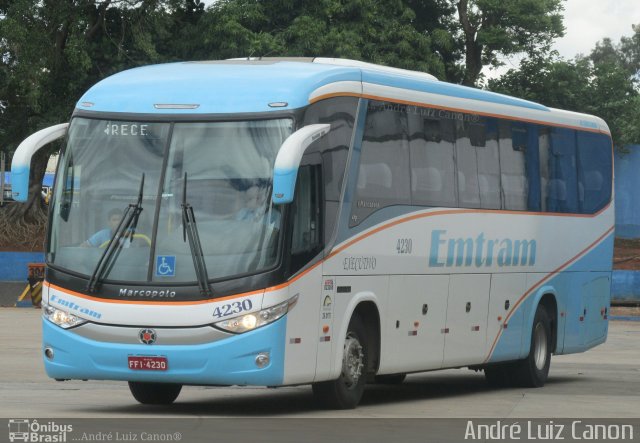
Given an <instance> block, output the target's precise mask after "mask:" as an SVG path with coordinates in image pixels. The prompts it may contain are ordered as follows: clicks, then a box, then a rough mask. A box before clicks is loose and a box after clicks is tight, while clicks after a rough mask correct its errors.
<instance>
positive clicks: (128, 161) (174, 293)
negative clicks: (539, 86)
mask: <svg viewBox="0 0 640 443" xmlns="http://www.w3.org/2000/svg"><path fill="white" fill-rule="evenodd" d="M63 136H64V137H66V146H65V148H64V150H63V152H62V155H61V158H60V161H59V165H58V170H57V174H56V183H55V187H54V194H53V198H52V203H51V212H50V225H49V233H48V240H47V246H46V247H47V251H46V262H47V273H46V284H45V288H44V292H43V297H42V300H43V306H44V308H43V309H44V311H43V319H42V324H43V345H42V351H43V359H44V364H45V368H46V371H47V374H48V375H49V376H50V377H52V378H55V379H58V380H67V379H92V380H122V381H127V382H128V383H129V386H130V388H131V391H132V393H133V396H134V397H135V398H136V399H137V400H138V401H140V402H142V403H171V402H173V401H174V400H175V399H176V398H177V396H178V394H179V392H180V389H181V387H182V385H185V384H186V385H261V386H284V385H299V384H312V386H313V392H314V394H315V395H316V396H317V397H318V398H319V399H320V400H321V401H322V402H323V403H324V404H326V405H328V406H330V407H334V408H353V407H355V406H356V405H357V404H358V402H359V400H360V398H361V396H362V393H363V390H364V387H365V383H366V382H367V381H372V382H375V381H377V382H381V383H400V382H402V380H403V379H404V377H405V375H406V374H407V373H414V372H421V371H430V370H436V369H444V368H460V367H469V368H471V369H476V370H484V372H485V374H486V378H487V381H488V382H489V383H490V384H493V385H514V384H517V385H524V386H531V387H538V386H542V385H543V384H544V383H545V380H546V379H547V376H548V373H549V365H550V361H551V355H552V354H568V353H574V352H582V351H585V350H587V349H589V348H591V347H593V346H595V345H598V344H600V343H603V342H604V341H605V340H606V337H607V327H608V320H607V316H608V309H609V302H610V281H611V262H612V249H613V229H614V207H613V202H612V179H613V172H612V170H613V169H612V142H611V137H610V133H609V129H608V128H607V125H606V124H605V122H604V121H602V120H601V119H599V118H597V117H593V116H589V115H583V114H577V113H573V112H567V111H561V110H557V109H551V108H548V107H545V106H543V105H540V104H537V103H532V102H528V101H524V100H520V99H516V98H512V97H507V96H503V95H498V94H494V93H490V92H486V91H481V90H476V89H471V88H467V87H463V86H458V85H452V84H447V83H443V82H440V81H437V80H436V79H435V78H434V77H432V76H430V75H428V74H424V73H418V72H412V71H406V70H400V69H393V68H387V67H382V66H376V65H371V64H366V63H361V62H355V61H350V60H340V59H322V58H315V59H294V60H292V59H260V60H252V59H247V60H226V61H211V62H191V63H174V64H165V65H158V66H148V67H142V68H137V69H132V70H128V71H125V72H122V73H119V74H116V75H114V76H111V77H109V78H107V79H105V80H103V81H101V82H99V83H98V84H96V85H95V86H93V87H92V88H91V89H90V90H89V91H88V92H87V93H86V94H85V95H84V96H83V97H82V98H81V99H80V100H79V102H78V103H77V107H76V108H75V110H74V112H73V115H72V117H71V122H70V123H69V124H68V125H67V124H62V125H58V126H54V127H52V128H48V129H44V130H42V131H39V132H38V133H35V134H33V135H32V136H30V137H29V138H28V139H27V140H25V142H24V143H23V144H22V145H21V146H20V148H19V149H18V151H17V152H16V154H15V156H14V160H13V170H12V172H13V182H14V183H13V192H14V196H15V198H16V199H24V198H26V193H27V179H28V176H29V171H28V170H29V162H30V158H31V156H32V155H33V153H34V152H35V151H36V150H37V149H39V148H40V147H41V146H43V145H44V144H46V143H48V142H50V141H51V140H53V139H55V138H58V137H63Z"/></svg>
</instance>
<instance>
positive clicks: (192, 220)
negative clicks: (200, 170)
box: [182, 172, 213, 298]
mask: <svg viewBox="0 0 640 443" xmlns="http://www.w3.org/2000/svg"><path fill="white" fill-rule="evenodd" d="M182 239H183V241H185V242H186V241H187V239H189V249H191V257H192V258H193V267H194V268H195V270H196V277H197V279H198V287H199V288H200V295H202V296H203V297H207V298H209V297H211V296H212V295H213V292H212V291H211V287H210V286H209V275H208V274H207V265H206V263H205V261H204V253H203V252H202V243H200V235H199V234H198V227H197V226H196V216H195V214H194V213H193V207H192V206H191V205H190V204H189V203H187V173H186V172H185V173H184V183H183V185H182Z"/></svg>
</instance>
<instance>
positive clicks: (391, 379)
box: [375, 374, 407, 385]
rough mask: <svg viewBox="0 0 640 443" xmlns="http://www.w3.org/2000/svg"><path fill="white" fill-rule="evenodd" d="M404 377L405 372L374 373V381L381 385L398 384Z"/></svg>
mask: <svg viewBox="0 0 640 443" xmlns="http://www.w3.org/2000/svg"><path fill="white" fill-rule="evenodd" d="M405 378H407V374H390V375H376V377H375V382H376V383H378V384H381V385H399V384H402V382H403V381H404V379H405Z"/></svg>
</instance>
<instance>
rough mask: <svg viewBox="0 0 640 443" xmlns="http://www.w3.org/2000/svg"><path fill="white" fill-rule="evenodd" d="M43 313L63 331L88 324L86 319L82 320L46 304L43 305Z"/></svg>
mask: <svg viewBox="0 0 640 443" xmlns="http://www.w3.org/2000/svg"><path fill="white" fill-rule="evenodd" d="M42 312H43V315H44V317H45V318H46V319H47V320H49V321H50V322H51V323H53V324H56V325H58V326H60V327H61V328H63V329H69V328H72V327H74V326H78V325H81V324H82V323H86V322H87V320H85V319H84V318H80V317H78V316H77V315H73V314H71V313H70V312H66V311H63V310H61V309H58V308H54V307H53V306H49V305H46V304H44V303H43V304H42Z"/></svg>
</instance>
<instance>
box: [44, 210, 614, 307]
mask: <svg viewBox="0 0 640 443" xmlns="http://www.w3.org/2000/svg"><path fill="white" fill-rule="evenodd" d="M610 205H611V202H609V203H608V204H607V205H606V206H605V207H604V208H602V209H601V210H600V211H598V212H597V213H595V214H561V213H550V212H525V211H501V210H491V209H449V210H441V211H433V212H426V213H419V214H413V215H409V216H407V217H404V218H401V219H399V220H395V221H393V222H390V223H387V224H384V225H382V226H380V227H378V228H375V229H373V230H371V231H369V232H366V233H364V234H362V235H360V236H357V237H356V238H354V239H353V240H350V241H348V242H347V243H346V244H344V245H343V246H341V247H339V248H337V249H335V250H333V251H332V252H331V253H329V255H327V256H326V257H325V258H324V259H323V260H319V261H318V262H317V263H315V264H313V265H312V266H310V267H309V268H308V269H305V270H304V271H302V272H300V273H299V274H298V275H296V276H295V277H293V278H292V279H290V280H288V281H286V282H284V283H281V284H279V285H276V286H270V287H268V288H265V289H259V290H256V291H250V292H243V293H240V294H234V295H229V296H226V297H221V298H216V299H213V300H198V301H175V302H166V301H138V300H115V299H103V298H98V297H92V296H90V295H86V294H82V293H79V292H75V291H70V290H68V289H64V288H61V287H59V286H56V285H53V284H51V283H48V282H45V286H48V287H50V288H53V289H56V290H59V291H62V292H64V293H67V294H71V295H74V296H76V297H80V298H83V299H86V300H91V301H96V302H104V303H115V304H132V305H163V306H167V305H178V306H184V305H187V306H188V305H201V304H210V303H217V302H220V301H226V300H232V299H236V298H241V297H248V296H250V295H255V294H259V293H260V292H262V291H264V293H265V294H266V293H268V292H274V291H278V290H280V289H284V288H287V287H289V286H290V285H291V284H293V283H295V282H296V281H298V280H299V279H301V278H302V277H304V276H305V275H307V274H308V273H309V272H311V271H312V270H314V269H315V268H317V267H318V266H320V265H321V264H323V263H324V262H326V261H327V260H329V259H331V258H333V257H334V256H336V255H337V254H339V253H341V252H343V251H344V250H345V249H347V248H349V247H351V246H353V245H354V244H356V243H358V242H360V241H362V240H364V239H366V238H368V237H371V236H372V235H375V234H377V233H379V232H382V231H384V230H386V229H389V228H392V227H394V226H397V225H399V224H402V223H406V222H410V221H413V220H417V219H421V218H426V217H433V216H436V215H451V214H511V215H535V216H541V215H543V216H553V217H556V216H557V217H580V218H593V217H596V216H597V215H599V214H600V213H602V212H604V211H605V210H606V209H607V208H609V206H610ZM612 229H613V228H612ZM597 241H598V240H596V242H597Z"/></svg>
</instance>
